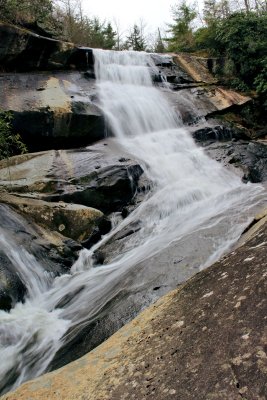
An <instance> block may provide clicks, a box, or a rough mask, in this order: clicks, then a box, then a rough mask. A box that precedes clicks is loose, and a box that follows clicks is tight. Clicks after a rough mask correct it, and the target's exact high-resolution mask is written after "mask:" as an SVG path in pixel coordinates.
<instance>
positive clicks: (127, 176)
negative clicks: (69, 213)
mask: <svg viewBox="0 0 267 400" xmlns="http://www.w3.org/2000/svg"><path fill="white" fill-rule="evenodd" d="M119 158H120V157H118V153H116V150H115V149H113V148H112V147H109V146H107V147H104V145H103V144H102V143H100V144H98V145H94V146H91V147H88V148H85V149H77V150H69V151H63V150H61V151H48V152H42V153H35V154H27V155H25V156H17V157H13V158H11V159H10V160H9V165H8V167H7V166H6V165H5V162H2V165H3V167H4V168H2V169H0V183H1V184H2V185H3V186H4V187H5V188H6V189H7V190H8V191H9V192H20V193H21V194H23V193H24V196H25V194H26V193H29V192H30V194H28V195H29V196H31V197H35V198H39V199H42V200H45V201H53V202H58V201H64V202H67V203H75V204H82V205H84V206H87V207H93V208H96V209H98V210H101V211H102V212H105V213H109V212H112V211H117V210H120V209H121V208H123V207H124V206H125V205H126V204H128V203H129V202H130V201H131V200H132V198H133V197H134V196H135V194H136V192H137V189H138V181H139V178H140V176H141V175H142V174H143V170H142V168H141V167H140V165H139V164H137V163H135V162H133V161H130V160H129V159H128V160H127V161H125V162H119V161H118V159H119ZM124 158H125V157H124ZM125 159H126V158H125ZM100 161H101V167H100V168H98V169H95V167H96V166H99V163H100ZM0 166H1V163H0ZM32 168H34V169H35V174H34V176H33V174H32Z"/></svg>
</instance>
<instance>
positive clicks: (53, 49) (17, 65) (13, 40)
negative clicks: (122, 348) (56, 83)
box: [0, 22, 93, 72]
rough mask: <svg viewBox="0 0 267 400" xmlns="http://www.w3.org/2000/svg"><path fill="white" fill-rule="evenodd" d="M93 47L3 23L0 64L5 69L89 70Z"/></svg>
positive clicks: (0, 27) (1, 26) (1, 27)
mask: <svg viewBox="0 0 267 400" xmlns="http://www.w3.org/2000/svg"><path fill="white" fill-rule="evenodd" d="M92 64H93V59H92V50H91V49H89V48H81V47H78V46H75V45H74V44H73V43H68V42H62V41H60V40H55V39H52V38H50V37H45V36H42V35H39V34H37V33H34V32H32V31H30V30H28V29H25V28H22V27H18V26H14V25H10V24H7V23H3V22H0V67H1V69H2V70H4V71H16V72H19V71H32V70H41V71H43V70H56V69H72V68H82V69H87V68H88V67H89V66H90V65H92Z"/></svg>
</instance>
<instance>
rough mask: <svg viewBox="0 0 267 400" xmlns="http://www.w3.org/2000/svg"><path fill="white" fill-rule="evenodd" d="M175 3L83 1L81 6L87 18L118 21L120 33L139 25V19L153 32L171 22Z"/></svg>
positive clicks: (161, 0)
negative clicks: (95, 17) (172, 8)
mask: <svg viewBox="0 0 267 400" xmlns="http://www.w3.org/2000/svg"><path fill="white" fill-rule="evenodd" d="M176 3H177V0H153V1H152V0H130V1H129V0H128V1H127V0H83V2H82V5H83V9H84V11H85V13H86V14H87V15H88V16H89V17H93V16H97V17H99V18H100V20H106V21H110V22H113V20H114V19H115V20H116V21H119V23H120V30H121V31H122V32H123V31H127V30H128V29H129V28H130V27H132V26H133V25H134V23H137V25H139V22H140V18H142V20H143V21H144V22H145V23H146V30H147V31H151V32H153V31H156V30H157V28H161V29H163V28H164V26H165V24H166V23H170V22H171V21H172V16H171V6H173V5H174V4H176Z"/></svg>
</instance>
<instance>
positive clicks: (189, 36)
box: [166, 1, 196, 51]
mask: <svg viewBox="0 0 267 400" xmlns="http://www.w3.org/2000/svg"><path fill="white" fill-rule="evenodd" d="M172 14H173V21H174V22H173V24H170V25H169V28H170V29H169V33H170V34H171V36H170V37H169V38H166V40H167V41H168V50H169V51H191V50H192V49H193V48H194V35H193V29H192V22H193V20H194V19H195V17H196V12H195V11H194V10H193V8H191V7H190V6H188V5H187V4H186V2H185V1H183V2H182V3H181V4H180V5H176V6H175V7H173V8H172Z"/></svg>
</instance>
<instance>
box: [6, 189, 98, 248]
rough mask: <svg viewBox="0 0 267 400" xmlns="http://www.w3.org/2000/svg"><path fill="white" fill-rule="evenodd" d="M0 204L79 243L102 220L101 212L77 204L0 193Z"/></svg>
mask: <svg viewBox="0 0 267 400" xmlns="http://www.w3.org/2000/svg"><path fill="white" fill-rule="evenodd" d="M0 202H2V203H6V204H9V205H12V206H13V208H15V209H16V210H17V211H18V212H19V213H20V214H23V215H24V216H25V217H28V218H29V219H30V220H32V221H33V222H34V223H36V224H37V225H40V226H42V227H43V228H45V229H49V230H50V231H56V232H58V233H61V234H62V235H64V236H67V237H69V238H71V239H74V240H77V241H79V242H81V241H83V240H85V239H87V238H88V237H91V236H92V235H93V234H94V232H95V230H96V229H97V228H98V227H99V226H101V225H102V224H103V222H102V221H103V219H104V215H103V213H102V212H101V211H99V210H96V209H94V208H89V207H85V206H82V205H79V204H66V203H64V202H59V203H48V202H45V201H42V200H36V199H29V198H28V199H27V198H25V197H18V196H12V195H8V194H6V193H1V192H0Z"/></svg>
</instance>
